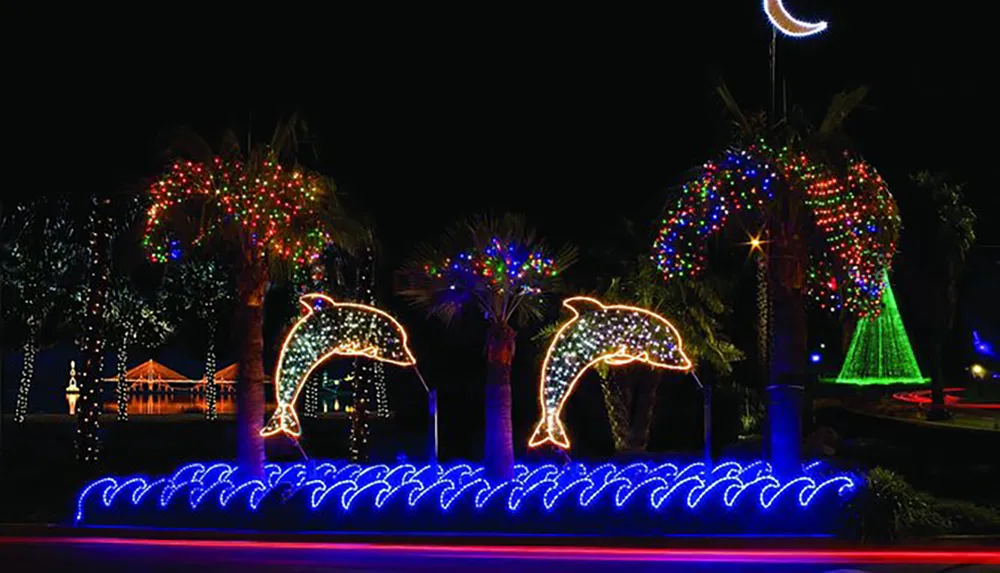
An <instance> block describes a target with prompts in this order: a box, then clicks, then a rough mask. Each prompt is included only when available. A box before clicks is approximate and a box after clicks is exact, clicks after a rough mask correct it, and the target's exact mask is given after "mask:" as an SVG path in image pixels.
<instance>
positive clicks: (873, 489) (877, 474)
mask: <svg viewBox="0 0 1000 573" xmlns="http://www.w3.org/2000/svg"><path fill="white" fill-rule="evenodd" d="M867 479H868V487H867V488H865V490H864V494H863V495H861V496H859V497H858V499H857V501H856V503H857V504H859V507H858V513H859V516H858V517H859V529H860V531H859V532H858V533H859V535H860V537H861V539H862V540H864V541H893V540H897V539H902V538H906V537H912V536H915V535H933V534H940V533H943V532H944V531H947V530H948V529H949V528H950V526H951V523H950V522H949V521H948V518H947V517H945V516H944V515H942V513H940V512H939V511H938V509H937V507H936V504H935V500H934V498H932V497H930V496H928V495H926V494H923V493H920V492H918V491H916V490H914V489H913V486H911V485H910V484H908V483H907V482H906V481H905V480H903V478H902V477H900V476H899V475H898V474H896V473H895V472H892V471H890V470H887V469H884V468H880V467H877V468H875V469H873V470H871V471H870V472H868V476H867Z"/></svg>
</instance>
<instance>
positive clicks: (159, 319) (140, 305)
mask: <svg viewBox="0 0 1000 573" xmlns="http://www.w3.org/2000/svg"><path fill="white" fill-rule="evenodd" d="M105 313H106V316H105V318H104V324H105V328H106V331H107V337H108V338H110V339H111V340H112V341H113V342H114V344H115V345H116V347H117V354H118V356H117V358H118V383H117V385H116V386H115V393H116V395H117V398H118V421H120V422H126V421H128V400H129V387H128V382H127V381H126V380H125V373H126V371H127V369H128V349H129V346H131V345H133V344H136V343H141V344H142V345H143V346H146V347H153V346H158V345H160V344H162V343H163V341H164V340H166V338H167V336H168V335H169V334H170V333H171V332H173V328H174V327H173V325H172V324H171V323H170V322H169V321H168V320H167V319H166V318H165V316H164V312H163V309H162V305H161V304H159V301H151V300H149V298H147V297H146V296H144V295H142V294H141V293H139V291H138V290H136V288H135V286H134V285H133V284H132V283H131V281H130V280H129V279H128V278H127V277H126V276H125V275H123V274H121V275H116V277H115V278H114V279H112V281H111V288H110V289H109V290H108V294H107V301H106V306H105Z"/></svg>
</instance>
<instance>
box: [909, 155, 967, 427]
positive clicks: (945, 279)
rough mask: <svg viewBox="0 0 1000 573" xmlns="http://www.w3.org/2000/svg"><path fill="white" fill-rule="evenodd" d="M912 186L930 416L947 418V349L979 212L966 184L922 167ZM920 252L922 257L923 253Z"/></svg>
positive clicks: (911, 178) (913, 179) (914, 177)
mask: <svg viewBox="0 0 1000 573" xmlns="http://www.w3.org/2000/svg"><path fill="white" fill-rule="evenodd" d="M910 180H911V182H912V184H913V186H914V193H913V195H914V197H913V206H914V209H913V213H914V215H917V216H918V217H919V220H918V221H917V224H916V225H915V226H914V228H915V229H919V231H918V234H917V235H915V236H914V237H913V239H914V240H915V241H916V242H917V243H918V244H919V245H920V247H919V255H918V253H914V256H915V258H920V259H922V262H923V264H922V265H921V267H922V272H921V276H922V279H923V280H922V281H920V283H921V284H922V285H923V287H924V289H925V293H926V294H925V296H926V300H933V301H934V304H931V305H928V306H927V307H926V308H925V313H924V315H925V319H926V320H927V322H928V324H929V325H930V327H931V328H930V329H929V331H930V333H931V336H930V340H931V352H930V362H931V368H930V370H931V372H932V374H931V399H932V407H931V411H930V412H928V418H930V419H938V420H940V419H944V418H948V417H949V414H948V412H947V410H945V407H944V386H945V383H944V381H945V376H944V356H943V354H944V347H945V341H946V340H947V339H948V336H949V334H950V333H951V330H952V327H953V326H954V323H955V308H956V307H957V305H958V281H959V278H960V277H961V276H962V273H963V271H964V269H965V262H966V258H967V256H968V254H969V250H970V249H972V245H973V243H975V241H976V231H975V226H976V215H975V213H974V212H973V211H972V209H971V208H970V207H969V206H968V204H966V202H965V197H964V194H963V186H962V185H956V184H954V183H950V182H949V181H948V179H947V177H946V176H945V175H943V174H940V173H934V174H932V173H929V172H926V171H922V172H920V173H916V174H914V175H912V176H911V177H910ZM921 255H922V256H921Z"/></svg>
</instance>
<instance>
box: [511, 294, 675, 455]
mask: <svg viewBox="0 0 1000 573" xmlns="http://www.w3.org/2000/svg"><path fill="white" fill-rule="evenodd" d="M563 306H565V307H566V308H568V309H570V310H571V311H572V312H573V318H571V319H570V320H569V321H567V322H566V323H565V324H563V325H562V326H561V327H560V328H559V331H558V332H556V335H555V337H553V339H552V343H551V344H550V345H549V348H548V351H546V353H545V361H544V362H543V363H542V376H541V384H540V387H539V402H540V404H541V409H542V419H541V421H540V422H539V423H538V425H537V427H536V428H535V432H534V434H533V435H532V437H531V440H530V441H529V443H528V445H529V446H530V447H536V446H540V445H542V444H544V443H547V442H551V443H553V444H555V445H556V446H559V447H561V448H569V447H570V442H569V438H568V437H567V436H566V430H565V428H564V426H563V423H562V420H561V419H560V414H561V412H562V408H563V406H564V405H565V403H566V400H567V398H569V395H570V394H571V393H572V392H573V389H574V388H575V387H576V383H577V382H578V381H579V380H580V377H581V376H583V374H584V372H586V371H587V369H588V368H590V367H591V366H594V365H595V364H597V363H599V362H604V363H606V364H608V365H611V366H618V365H622V364H629V363H632V362H643V363H646V364H649V365H650V366H652V367H654V368H665V369H669V370H680V371H687V370H690V369H691V360H690V359H689V358H688V357H687V355H685V354H684V350H683V348H682V341H681V336H680V334H679V333H678V332H677V329H675V328H674V326H673V325H672V324H670V322H668V321H667V319H665V318H663V317H662V316H660V315H658V314H656V313H654V312H651V311H649V310H646V309H643V308H639V307H635V306H626V305H604V304H603V303H601V302H600V301H599V300H597V299H594V298H590V297H582V296H579V297H573V298H568V299H566V300H564V301H563Z"/></svg>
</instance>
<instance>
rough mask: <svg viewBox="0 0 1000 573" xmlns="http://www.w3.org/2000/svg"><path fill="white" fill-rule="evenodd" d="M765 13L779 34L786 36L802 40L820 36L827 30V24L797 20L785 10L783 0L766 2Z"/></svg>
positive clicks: (766, 0)
mask: <svg viewBox="0 0 1000 573" xmlns="http://www.w3.org/2000/svg"><path fill="white" fill-rule="evenodd" d="M764 13H765V14H767V19H768V20H770V21H771V25H772V26H774V27H775V28H776V29H777V30H778V31H779V32H781V33H782V34H784V35H786V36H792V37H795V38H802V37H805V36H812V35H814V34H819V33H820V32H822V31H823V30H826V28H827V23H826V22H822V21H821V22H805V21H803V20H797V19H796V18H794V17H793V16H792V15H791V13H789V12H788V10H787V9H786V8H785V5H784V3H783V2H782V0H764Z"/></svg>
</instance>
